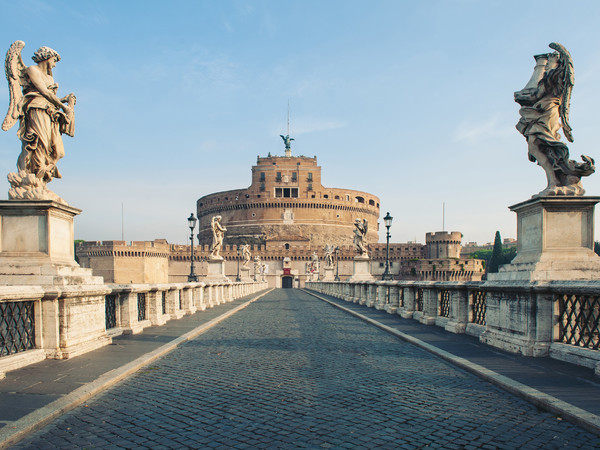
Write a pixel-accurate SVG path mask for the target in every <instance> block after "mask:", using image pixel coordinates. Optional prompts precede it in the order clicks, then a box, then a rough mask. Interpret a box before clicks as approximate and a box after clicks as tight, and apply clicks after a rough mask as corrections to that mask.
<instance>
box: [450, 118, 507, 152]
mask: <svg viewBox="0 0 600 450" xmlns="http://www.w3.org/2000/svg"><path fill="white" fill-rule="evenodd" d="M513 132H514V128H513V126H512V124H509V123H508V121H507V120H503V119H501V118H500V116H499V115H494V116H492V117H489V118H488V119H487V120H485V121H475V120H464V121H462V122H461V123H459V124H458V126H457V127H456V129H455V130H454V135H453V141H454V142H464V143H467V144H470V145H474V144H479V143H481V142H483V141H489V140H490V139H497V138H499V137H506V136H510V135H511V134H512V133H513Z"/></svg>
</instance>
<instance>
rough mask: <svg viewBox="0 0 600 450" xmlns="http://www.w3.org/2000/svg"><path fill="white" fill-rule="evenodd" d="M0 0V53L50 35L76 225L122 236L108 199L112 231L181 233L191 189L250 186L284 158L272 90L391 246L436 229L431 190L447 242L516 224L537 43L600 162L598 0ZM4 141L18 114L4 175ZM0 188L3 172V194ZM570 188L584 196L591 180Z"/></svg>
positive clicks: (577, 147)
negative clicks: (260, 164)
mask: <svg viewBox="0 0 600 450" xmlns="http://www.w3.org/2000/svg"><path fill="white" fill-rule="evenodd" d="M2 11H3V16H2V17H3V18H2V20H1V21H0V23H1V24H2V26H0V50H1V51H3V52H5V51H6V50H7V49H8V47H9V46H10V44H11V43H12V42H13V41H15V40H23V41H24V42H25V43H26V47H25V49H24V50H23V57H24V60H25V61H26V63H27V64H30V63H32V61H31V55H32V54H33V52H34V51H35V50H36V49H37V48H38V47H40V46H42V45H47V46H50V47H52V48H54V49H55V50H57V51H58V52H59V53H60V54H61V57H62V60H61V61H60V62H59V63H58V66H57V67H56V69H55V70H54V76H55V80H56V81H57V82H58V83H59V84H60V89H59V94H60V95H66V94H67V93H69V92H74V93H75V94H76V95H77V107H76V136H75V137H74V138H69V137H65V139H64V140H65V150H66V157H65V158H64V159H63V160H61V161H60V162H59V168H60V170H61V172H62V174H63V179H62V180H54V181H53V182H51V183H50V185H49V187H50V189H52V190H53V191H55V192H56V193H58V194H59V195H60V196H62V197H63V198H64V199H65V200H67V201H68V202H69V203H70V204H71V205H73V206H76V207H78V208H81V209H82V210H83V212H82V214H81V215H80V216H78V217H77V218H76V222H75V235H76V238H78V239H85V240H110V239H120V238H121V204H123V209H124V224H125V227H124V228H125V239H126V240H151V239H154V238H166V239H168V240H169V242H173V243H185V242H186V239H187V238H188V234H189V231H188V228H187V221H186V219H187V217H188V216H189V213H190V212H192V211H195V201H196V199H198V198H199V197H201V196H203V195H206V194H209V193H212V192H216V191H222V190H228V189H237V188H243V187H247V186H248V185H249V184H250V175H251V174H250V167H251V166H252V165H253V164H255V162H256V156H257V155H261V156H265V155H267V153H269V152H271V153H272V154H280V155H282V154H283V150H284V149H283V143H282V141H281V138H280V137H279V135H280V134H285V132H286V126H287V124H286V122H287V103H288V99H289V102H290V105H291V134H292V137H294V138H295V141H294V142H293V147H292V151H293V153H294V154H302V155H306V156H313V155H317V157H318V161H319V164H320V165H321V166H322V168H323V184H324V185H325V186H327V187H339V188H349V189H358V190H364V191H367V192H370V193H373V194H375V195H377V196H379V197H380V199H381V213H382V214H381V215H382V217H383V215H385V213H386V212H387V211H389V212H390V213H391V214H392V216H394V224H393V226H392V229H391V234H392V241H393V242H405V241H408V240H417V241H419V242H423V241H424V236H425V233H426V232H428V231H438V230H441V229H442V223H443V222H442V204H443V203H445V205H446V216H445V228H446V230H452V231H461V232H463V233H464V241H463V243H464V242H468V241H478V242H480V243H484V242H489V241H492V240H493V236H494V233H495V231H496V230H500V232H501V234H502V236H503V237H516V218H515V215H514V213H511V212H510V211H509V210H508V206H509V205H512V204H515V203H518V202H521V201H524V200H527V199H528V198H530V197H531V195H533V194H535V193H537V192H539V191H541V190H542V189H543V188H544V187H545V176H544V172H543V170H542V169H541V168H539V167H537V166H536V165H535V164H532V163H530V162H529V161H528V160H527V149H526V143H525V140H524V138H523V137H522V136H521V135H520V134H519V133H518V132H517V131H516V129H515V128H514V125H515V123H516V122H517V121H518V119H519V115H518V109H519V107H518V105H517V104H516V103H515V102H514V101H513V92H514V91H516V90H519V89H521V88H522V87H523V86H524V85H525V83H526V82H527V81H528V79H529V77H530V75H531V72H532V70H533V66H534V60H533V55H534V54H538V53H543V52H548V51H550V49H549V48H548V47H547V46H548V44H549V43H550V42H553V41H557V42H560V43H562V44H563V45H565V46H566V48H567V49H568V50H569V51H570V52H571V54H572V56H573V60H574V66H575V88H574V90H573V98H572V101H571V117H570V119H571V125H572V127H573V134H574V138H575V142H574V143H573V144H571V145H570V152H571V157H572V158H577V159H578V158H579V155H580V154H588V155H590V156H592V157H595V158H596V159H598V160H600V154H599V153H598V145H597V139H596V135H597V130H598V128H599V127H600V126H599V125H598V111H597V105H600V47H599V46H598V42H600V27H599V26H598V23H599V20H600V2H597V1H572V2H569V3H568V4H566V3H565V2H564V1H493V0H486V1H483V0H481V1H478V0H461V1H459V0H454V1H453V0H444V1H434V0H424V1H419V2H417V1H400V0H395V1H366V0H365V1H348V0H344V1H341V0H339V1H335V0H328V1H284V0H276V1H266V0H265V1H233V0H231V1H230V0H219V1H216V0H215V1H173V2H154V1H111V0H104V1H101V2H99V1H85V0H84V1H47V2H44V1H23V2H14V1H4V2H2ZM2 103H4V105H5V106H1V104H2ZM7 107H8V87H7V84H6V83H5V82H3V83H0V109H2V114H4V109H3V108H7ZM19 151H20V144H19V141H18V140H17V138H16V127H14V128H13V129H11V130H10V131H8V132H2V133H0V166H1V167H2V168H3V170H4V174H6V173H8V172H11V171H14V168H15V163H16V159H17V156H18V154H19ZM599 171H600V169H599ZM8 187H9V185H8V182H7V181H6V178H5V176H4V175H2V176H1V179H0V191H3V192H4V193H5V194H3V195H4V197H3V198H7V194H6V193H7V191H8ZM584 187H585V189H586V190H587V194H588V195H600V175H598V174H594V175H592V176H591V177H588V178H586V179H584ZM596 222H598V221H596ZM381 228H382V229H383V228H384V227H383V225H382V226H381ZM596 235H597V237H600V235H598V229H597V230H596ZM382 241H383V233H382Z"/></svg>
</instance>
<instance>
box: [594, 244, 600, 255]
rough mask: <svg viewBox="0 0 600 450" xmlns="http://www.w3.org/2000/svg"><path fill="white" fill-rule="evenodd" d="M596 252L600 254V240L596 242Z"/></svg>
mask: <svg viewBox="0 0 600 450" xmlns="http://www.w3.org/2000/svg"><path fill="white" fill-rule="evenodd" d="M594 252H595V253H596V255H599V256H600V241H596V242H594Z"/></svg>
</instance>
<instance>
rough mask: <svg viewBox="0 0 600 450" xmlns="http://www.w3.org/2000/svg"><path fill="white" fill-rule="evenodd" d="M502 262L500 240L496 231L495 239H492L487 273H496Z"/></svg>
mask: <svg viewBox="0 0 600 450" xmlns="http://www.w3.org/2000/svg"><path fill="white" fill-rule="evenodd" d="M503 262H504V255H503V254H502V239H501V238H500V232H499V231H496V238H495V239H494V250H493V251H492V257H491V258H490V262H489V263H488V273H496V272H498V267H499V266H500V265H501V264H502V263H503Z"/></svg>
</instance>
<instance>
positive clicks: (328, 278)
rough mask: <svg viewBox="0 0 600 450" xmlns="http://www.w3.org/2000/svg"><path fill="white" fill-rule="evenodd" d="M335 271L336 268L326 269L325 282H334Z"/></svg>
mask: <svg viewBox="0 0 600 450" xmlns="http://www.w3.org/2000/svg"><path fill="white" fill-rule="evenodd" d="M334 270H335V268H334V267H329V266H327V267H325V269H324V271H325V275H324V276H323V281H333V280H334V279H335V276H334Z"/></svg>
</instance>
